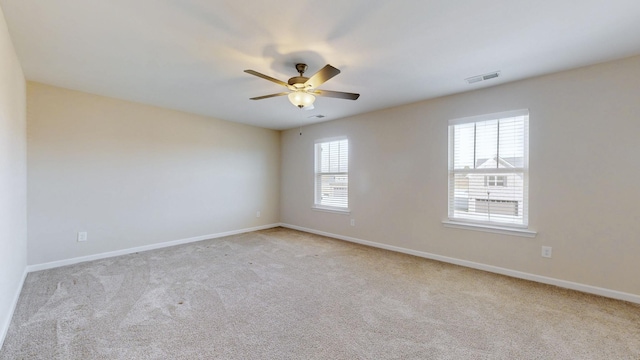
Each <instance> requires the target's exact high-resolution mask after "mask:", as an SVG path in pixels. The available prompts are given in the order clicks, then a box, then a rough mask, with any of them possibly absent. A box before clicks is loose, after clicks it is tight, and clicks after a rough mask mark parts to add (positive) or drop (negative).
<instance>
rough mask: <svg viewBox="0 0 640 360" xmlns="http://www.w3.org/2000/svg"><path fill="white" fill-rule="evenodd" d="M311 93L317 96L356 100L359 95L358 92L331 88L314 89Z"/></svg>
mask: <svg viewBox="0 0 640 360" xmlns="http://www.w3.org/2000/svg"><path fill="white" fill-rule="evenodd" d="M313 94H314V95H318V96H326V97H332V98H338V99H347V100H357V99H358V98H359V97H360V94H355V93H348V92H342V91H331V90H315V91H314V92H313Z"/></svg>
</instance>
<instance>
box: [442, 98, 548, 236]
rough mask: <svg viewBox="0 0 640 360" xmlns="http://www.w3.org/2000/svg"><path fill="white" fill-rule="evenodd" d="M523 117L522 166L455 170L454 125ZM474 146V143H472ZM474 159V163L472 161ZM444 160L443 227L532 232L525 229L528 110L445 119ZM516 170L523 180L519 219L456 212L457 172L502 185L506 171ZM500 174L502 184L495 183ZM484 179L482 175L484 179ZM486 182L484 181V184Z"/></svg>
mask: <svg viewBox="0 0 640 360" xmlns="http://www.w3.org/2000/svg"><path fill="white" fill-rule="evenodd" d="M521 116H524V139H523V149H522V150H523V154H524V158H523V165H522V168H516V169H511V168H505V169H502V168H498V169H455V166H454V158H455V153H454V152H455V143H454V141H455V139H454V129H455V126H456V125H462V124H469V123H479V122H483V121H489V120H500V119H507V118H513V117H521ZM474 146H475V145H474ZM475 161H476V160H475V159H474V163H475ZM448 163H449V171H448V174H449V181H448V184H449V186H448V193H447V194H448V220H445V221H443V224H444V225H445V226H446V227H454V228H463V229H470V230H480V231H488V232H494V233H502V234H510V235H519V236H527V237H533V236H535V235H536V232H535V231H532V230H529V229H528V226H529V224H528V215H529V213H528V212H529V196H528V195H529V194H528V192H529V191H528V188H529V184H528V183H529V176H528V175H529V171H528V170H529V110H528V109H522V110H513V111H505V112H500V113H493V114H486V115H479V116H471V117H465V118H458V119H452V120H449V152H448ZM514 172H515V173H518V174H521V175H522V179H523V201H522V222H521V223H519V224H514V223H507V222H502V221H499V220H498V221H491V218H489V219H490V220H489V221H487V220H484V219H482V220H479V219H478V218H474V216H465V215H462V213H461V212H460V211H458V214H456V211H455V207H456V200H455V175H456V174H459V173H467V174H468V173H474V174H478V175H479V174H483V175H485V176H494V179H495V180H494V184H492V186H506V185H507V181H506V180H507V179H506V175H507V173H511V174H512V173H514ZM501 173H504V174H505V175H504V176H505V178H504V182H503V183H502V184H504V185H498V183H499V181H498V179H497V178H498V177H500V176H503V175H500V174H501ZM486 181H487V178H486V177H485V182H486ZM486 185H488V184H486Z"/></svg>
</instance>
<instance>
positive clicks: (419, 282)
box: [0, 228, 640, 359]
mask: <svg viewBox="0 0 640 360" xmlns="http://www.w3.org/2000/svg"><path fill="white" fill-rule="evenodd" d="M0 359H640V306H638V305H634V304H630V303H625V302H621V301H616V300H610V299H606V298H601V297H598V296H591V295H586V294H581V293H577V292H573V291H569V290H563V289H559V288H556V287H552V286H546V285H541V284H536V283H532V282H527V281H522V280H517V279H512V278H508V277H505V276H500V275H495V274H490V273H486V272H482V271H477V270H472V269H467V268H464V267H459V266H454V265H449V264H444V263H440V262H436V261H430V260H425V259H421V258H417V257H413V256H408V255H403V254H398V253H393V252H389V251H384V250H379V249H374V248H368V247H365V246H360V245H356V244H351V243H347V242H343V241H340V240H333V239H329V238H325V237H321V236H316V235H311V234H307V233H303V232H298V231H294V230H289V229H283V228H276V229H270V230H264V231H259V232H255V233H248V234H242V235H236V236H230V237H226V238H220V239H214V240H208V241H201V242H198V243H193V244H188V245H182V246H176V247H172V248H166V249H161V250H154V251H148V252H144V253H138V254H132V255H126V256H120V257H116V258H110V259H105V260H97V261H92V262H86V263H82V264H77V265H72V266H67V267H63V268H57V269H52V270H46V271H40V272H35V273H31V274H29V276H28V277H27V280H26V282H25V285H24V289H23V290H22V294H21V296H20V300H19V303H18V306H17V309H16V312H15V314H14V317H13V321H12V323H11V327H10V329H9V333H8V334H7V338H6V340H5V343H4V346H3V348H2V349H1V350H0Z"/></svg>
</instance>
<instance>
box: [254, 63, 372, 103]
mask: <svg viewBox="0 0 640 360" xmlns="http://www.w3.org/2000/svg"><path fill="white" fill-rule="evenodd" d="M306 70H307V64H296V71H298V73H300V76H294V77H292V78H291V79H289V81H288V82H284V81H281V80H278V79H275V78H272V77H271V76H268V75H265V74H261V73H259V72H257V71H254V70H245V71H244V72H246V73H247V74H251V75H255V76H257V77H261V78H263V79H266V80H269V81H272V82H274V83H276V84H278V85H282V86H284V87H286V88H287V89H289V91H288V92H281V93H277V94H271V95H264V96H258V97H253V98H251V100H262V99H267V98H271V97H276V96H284V95H288V97H289V101H290V102H291V103H292V104H293V105H295V106H297V107H299V108H300V109H313V102H314V101H315V100H316V96H326V97H332V98H338V99H347V100H356V99H357V98H358V97H360V94H354V93H347V92H341V91H330V90H318V86H320V85H322V84H323V83H324V82H325V81H327V80H329V79H331V78H332V77H334V76H336V75H338V74H340V70H338V69H336V68H334V67H333V66H331V65H329V64H327V65H326V66H325V67H323V68H322V69H320V71H318V72H317V73H315V74H313V75H312V76H311V77H306V76H304V72H305V71H306Z"/></svg>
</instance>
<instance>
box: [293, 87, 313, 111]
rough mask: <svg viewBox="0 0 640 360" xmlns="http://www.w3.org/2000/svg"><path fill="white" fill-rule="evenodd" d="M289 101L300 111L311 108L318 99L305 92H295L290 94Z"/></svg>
mask: <svg viewBox="0 0 640 360" xmlns="http://www.w3.org/2000/svg"><path fill="white" fill-rule="evenodd" d="M289 101H290V102H291V103H292V104H293V105H294V106H297V107H299V108H300V109H302V108H304V107H307V106H310V105H312V104H313V102H314V101H316V97H315V96H313V95H311V94H309V93H308V92H306V91H304V90H297V91H293V92H291V93H290V94H289Z"/></svg>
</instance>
